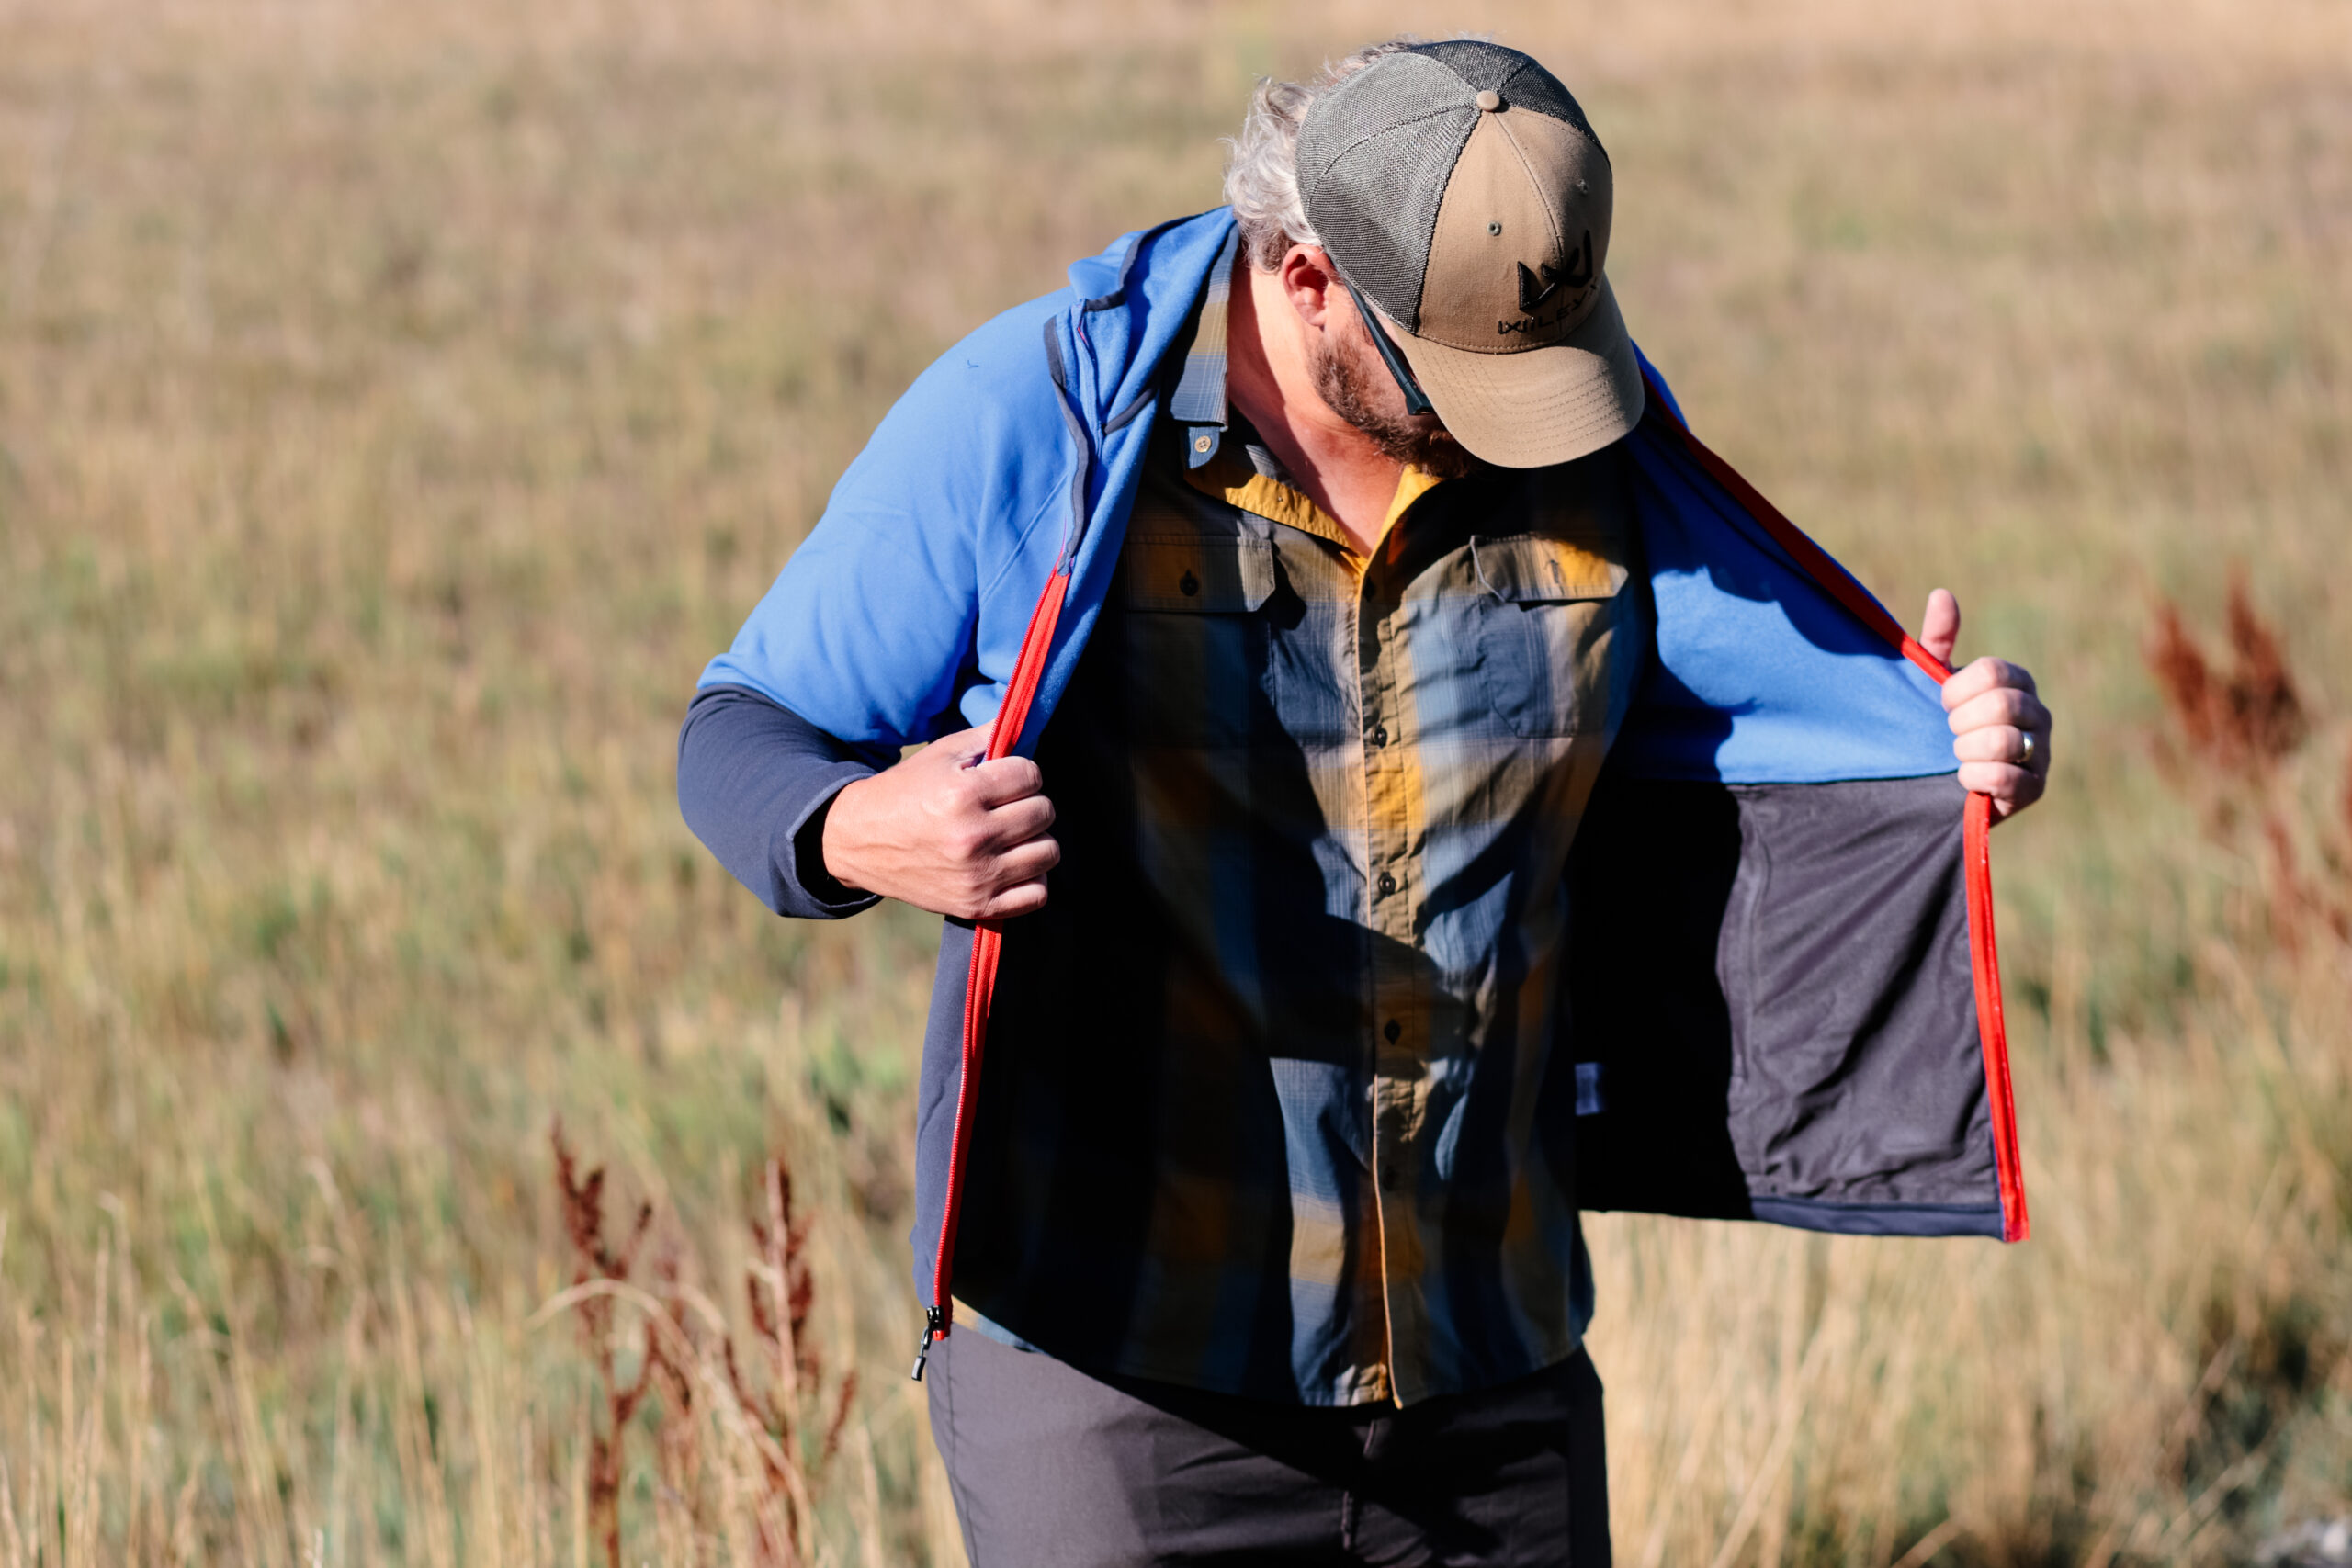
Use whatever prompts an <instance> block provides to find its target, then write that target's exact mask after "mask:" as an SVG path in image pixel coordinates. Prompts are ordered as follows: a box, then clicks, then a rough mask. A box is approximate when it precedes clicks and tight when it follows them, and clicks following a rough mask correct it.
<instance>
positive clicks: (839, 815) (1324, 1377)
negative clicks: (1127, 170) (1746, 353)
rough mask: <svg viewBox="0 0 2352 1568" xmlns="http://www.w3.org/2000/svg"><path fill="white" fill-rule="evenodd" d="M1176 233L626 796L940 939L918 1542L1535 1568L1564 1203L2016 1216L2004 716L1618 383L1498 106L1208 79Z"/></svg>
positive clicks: (1579, 1520) (1569, 1455)
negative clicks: (1221, 117) (1244, 93)
mask: <svg viewBox="0 0 2352 1568" xmlns="http://www.w3.org/2000/svg"><path fill="white" fill-rule="evenodd" d="M1227 195H1228V197H1229V199H1230V202H1231V206H1230V209H1220V210H1218V211H1216V212H1212V213H1209V214H1205V215H1204V216H1202V217H1200V218H1197V219H1192V220H1183V221H1181V222H1177V223H1173V224H1168V225H1162V226H1161V227H1160V228H1159V229H1155V230H1152V231H1148V232H1146V233H1144V234H1142V235H1139V236H1134V237H1131V238H1130V239H1128V240H1125V241H1123V242H1121V243H1119V244H1117V245H1115V246H1114V247H1113V248H1112V249H1111V250H1110V251H1108V252H1106V253H1105V254H1104V255H1103V256H1102V257H1100V258H1095V259H1093V260H1090V261H1087V262H1081V263H1080V264H1078V265H1076V266H1074V267H1073V268H1072V269H1071V287H1070V288H1068V289H1065V290H1063V291H1061V292H1059V293H1057V294H1055V295H1051V296H1048V297H1046V299H1041V300H1037V301H1035V302H1033V303H1031V304H1029V305H1025V306H1022V307H1019V308H1016V309H1015V310H1012V311H1010V312H1008V313H1007V314H1006V315H1004V316H1002V317H1000V318H999V319H998V320H997V321H993V322H991V323H989V325H987V326H985V327H983V328H981V329H980V330H979V331H978V332H977V333H974V334H973V335H972V337H970V338H969V339H967V341H966V342H965V343H964V344H960V345H958V346H957V347H956V349H954V350H952V351H950V352H949V353H948V354H947V355H945V356H944V358H942V359H941V360H940V361H939V362H938V363H937V364H936V365H934V366H933V367H932V368H931V369H930V370H929V371H927V372H925V374H924V375H923V376H922V378H920V379H919V380H918V381H917V382H916V383H915V385H914V387H913V388H912V389H910V391H909V392H908V394H907V395H906V397H905V399H904V400H901V402H900V403H899V406H898V407H897V408H896V409H894V410H893V411H892V412H891V413H890V415H889V416H888V419H886V420H885V421H884V423H883V425H882V427H881V428H880V429H879V430H878V431H877V432H876V435H875V438H874V441H873V443H872V444H871V445H870V446H868V448H867V450H866V452H865V455H863V456H862V457H860V458H859V459H858V460H857V462H856V463H854V465H853V466H852V467H851V468H850V469H849V471H848V473H847V474H846V475H845V476H844V478H843V479H842V483H841V486H840V488H839V489H838V490H837V491H835V493H834V496H833V499H832V502H831V507H830V508H829V510H828V512H827V513H826V516H825V518H824V519H823V521H822V522H821V523H820V525H818V527H817V529H816V531H815V532H814V533H813V534H812V535H811V536H810V537H809V541H808V542H807V543H806V544H805V545H804V546H803V547H801V549H800V550H799V552H798V553H797V554H796V556H795V557H794V558H793V559H792V560H791V561H790V563H788V565H787V566H786V569H785V570H784V572H783V573H782V575H781V576H780V577H779V578H778V580H777V581H776V584H775V588H774V589H773V590H772V591H771V592H770V593H769V595H768V597H767V599H766V600H765V601H764V602H763V604H761V605H760V607H759V608H758V609H757V610H756V611H755V612H754V613H753V615H752V618H751V620H750V621H749V622H748V623H747V624H746V626H744V628H743V631H742V633H741V636H740V637H738V639H737V641H736V644H735V646H734V648H733V649H732V650H731V651H730V652H729V653H728V654H727V655H725V656H723V657H722V658H720V659H718V660H715V661H714V662H713V663H712V665H711V666H710V668H709V670H708V671H707V672H706V674H705V676H704V680H703V685H702V689H701V691H700V692H699V694H697V695H696V697H695V703H694V705H693V708H692V710H691V712H690V714H689V716H688V719H687V723H686V728H685V730H684V735H683V737H682V739H681V753H680V780H679V787H680V795H681V800H682V803H683V805H684V810H685V813H686V816H687V818H688V820H689V821H690V822H691V823H692V824H693V826H694V828H695V830H696V832H697V833H699V834H700V835H701V836H702V838H703V839H704V840H705V841H706V842H707V843H708V844H709V845H710V846H711V848H712V849H713V850H714V852H717V853H718V856H719V858H720V859H721V860H722V861H724V862H725V863H726V864H727V865H728V866H729V868H730V869H731V870H732V871H733V872H734V873H735V874H737V875H738V876H739V877H741V879H742V880H743V881H744V882H745V883H746V884H747V885H748V886H751V887H752V889H753V890H754V891H756V892H758V893H759V894H760V895H761V897H763V898H764V899H765V900H766V901H767V902H768V904H769V905H770V906H771V907H772V908H776V909H777V910H779V911H780V912H783V913H786V914H793V915H802V916H820V917H829V916H837V915H844V914H848V913H851V912H854V910H857V909H859V908H865V907H866V906H867V905H869V904H871V903H873V902H875V901H876V899H877V898H879V897H897V898H900V899H904V900H906V901H907V902H910V903H912V904H915V905H918V906H920V907H922V908H926V909H930V910H933V911H935V912H938V913H940V914H943V915H944V916H946V917H947V922H946V925H945V927H944V941H943V943H942V953H941V963H940V971H939V982H938V987H937V991H936V993H935V1001H934V1007H933V1021H932V1027H931V1030H930V1032H929V1038H928V1041H927V1043H926V1047H925V1053H924V1062H923V1072H922V1092H921V1097H920V1106H919V1111H918V1115H919V1128H918V1138H919V1158H918V1177H917V1187H918V1200H917V1201H918V1218H917V1222H916V1253H917V1272H916V1280H917V1284H918V1287H919V1288H920V1289H921V1290H922V1292H923V1298H924V1300H925V1301H926V1302H928V1303H932V1307H931V1316H930V1320H929V1323H928V1325H926V1327H925V1330H924V1332H923V1335H922V1359H918V1362H917V1368H916V1372H917V1375H918V1376H922V1375H924V1371H925V1366H924V1360H925V1359H927V1361H928V1370H929V1384H930V1398H931V1401H932V1404H931V1409H932V1419H933V1435H934V1437H935V1438H936V1440H937V1442H938V1444H939V1448H940V1452H941V1454H942V1457H943V1458H944V1461H945V1462H946V1466H947V1471H948V1474H949V1476H950V1479H951V1481H952V1483H953V1484H954V1489H955V1495H956V1504H957V1507H958V1511H959V1515H960V1517H961V1519H962V1522H963V1527H964V1530H965V1537H966V1544H967V1549H968V1551H969V1552H970V1555H971V1558H972V1561H973V1562H975V1563H978V1564H981V1565H982V1568H999V1565H1004V1568H1035V1565H1038V1564H1048V1563H1073V1564H1110V1563H1131V1562H1178V1561H1182V1562H1253V1563H1254V1562H1435V1561H1444V1562H1478V1563H1519V1562H1531V1563H1532V1562H1574V1563H1577V1564H1579V1565H1581V1568H1589V1565H1591V1564H1596V1563H1605V1562H1607V1561H1608V1552H1609V1546H1608V1531H1607V1510H1606V1502H1605V1494H1604V1489H1603V1481H1602V1457H1601V1438H1600V1385H1599V1382H1597V1380H1596V1378H1595V1376H1594V1374H1593V1371H1592V1369H1591V1366H1590V1364H1589V1361H1588V1360H1587V1359H1586V1358H1585V1356H1584V1354H1583V1352H1582V1350H1581V1348H1580V1345H1581V1338H1582V1335H1583V1332H1584V1328H1585V1325H1586V1324H1587V1322H1588V1321H1589V1317H1590V1314H1591V1302H1592V1287H1591V1281H1590V1280H1589V1277H1588V1272H1587V1266H1586V1259H1585V1254H1584V1250H1583V1246H1582V1242H1581V1238H1580V1235H1579V1234H1578V1230H1577V1212H1578V1210H1579V1208H1581V1207H1596V1206H1601V1207H1628V1208H1646V1209H1655V1210H1660V1211H1663V1212H1669V1213H1696V1214H1721V1215H1736V1216H1743V1217H1762V1218H1768V1219H1773V1220H1778V1221H1780V1222H1781V1223H1786V1224H1802V1225H1809V1226H1813V1227H1815V1228H1824V1229H1832V1230H1847V1231H1862V1232H1879V1233H1883V1232H1909V1233H1914V1234H1989V1235H2004V1236H2007V1237H2009V1238H2011V1239H2016V1238H2018V1237H2019V1236H2021V1235H2022V1234H2023V1225H2024V1213H2023V1194H2022V1189H2021V1186H2020V1185H2019V1183H2018V1179H2017V1173H2016V1164H2015V1150H2014V1129H2013V1126H2012V1124H2011V1123H2010V1122H2009V1121H2008V1118H2007V1073H2006V1066H2005V1062H2004V1060H2003V1059H2002V1058H2001V1057H2000V1056H1999V1034H1998V1027H1997V1022H1998V1011H1997V980H1996V978H1995V977H1993V976H1992V975H1991V969H1990V965H1991V945H1990V923H1989V922H1990V909H1989V904H1988V903H1987V902H1986V899H1987V898H1988V897H1989V895H1988V894H1985V893H1984V887H1983V884H1982V881H1981V878H1982V874H1983V870H1982V868H1983V856H1982V829H1983V826H1984V824H1985V821H1986V820H1988V819H1989V818H1990V817H1991V816H1993V815H1995V814H2007V813H2008V812H2011V811H2014V810H2016V809H2018V807H2023V806H2025V805H2027V804H2030V802H2031V801H2032V800H2033V799H2034V798H2036V796H2038V795H2040V793H2041V787H2042V780H2043V777H2044V775H2045V772H2046V769H2047V766H2048V758H2049V741H2048V737H2049V726H2050V717H2049V715H2048V713H2047V712H2046V711H2045V710H2044V709H2043V707H2042V705H2041V703H2040V702H2039V701H2038V700H2037V699H2036V697H2035V695H2034V693H2033V686H2032V682H2031V680H2030V678H2029V677H2028V676H2027V675H2026V674H2025V673H2024V671H2019V670H2018V669H2016V668H2014V667H2013V666H2009V665H2007V664H2004V663H2001V662H1999V661H1997V660H1979V661H1978V662H1977V663H1975V664H1973V665H1971V666H1969V667H1968V668H1967V669H1966V670H1964V671H1961V672H1960V673H1958V674H1956V675H1952V676H1951V678H1950V679H1949V680H1945V681H1943V682H1941V688H1940V693H1939V691H1938V688H1937V686H1936V685H1935V684H1934V683H1932V682H1930V681H1929V680H1928V678H1927V677H1926V676H1924V675H1922V674H1921V673H1919V671H1918V670H1917V669H1915V668H1913V667H1912V666H1911V665H1908V664H1905V661H1904V658H1903V654H1905V653H1906V652H1907V653H1909V654H1910V655H1911V657H1912V659H1913V661H1914V663H1916V664H1917V665H1918V666H1920V667H1923V668H1929V669H1933V670H1936V671H1941V670H1942V669H1943V662H1942V661H1943V660H1945V659H1946V657H1947V656H1948V655H1949V654H1950V652H1951V647H1952V643H1953V641H1954V639H1955V638H1956V637H1957V634H1958V630H1959V612H1958V609H1957V606H1956V605H1954V604H1952V602H1951V596H1950V595H1949V594H1945V593H1942V592H1940V591H1939V592H1938V593H1937V594H1936V595H1935V596H1934V597H1933V598H1931V600H1930V602H1929V605H1928V624H1927V626H1926V628H1925V629H1924V630H1923V631H1922V633H1921V636H1920V639H1919V640H1920V643H1921V644H1924V645H1925V647H1924V649H1921V648H1920V647H1918V646H1917V645H1908V644H1905V642H1904V639H1903V638H1902V637H1901V633H1900V630H1899V628H1895V627H1894V626H1892V625H1891V624H1890V623H1888V622H1887V621H1886V618H1885V615H1884V612H1883V611H1882V610H1880V609H1878V607H1877V605H1876V604H1875V602H1874V601H1871V600H1870V599H1869V598H1868V595H1867V594H1864V593H1863V592H1861V591H1860V588H1859V587H1858V586H1857V585H1855V584H1853V583H1852V581H1851V580H1850V579H1848V578H1846V577H1845V576H1844V575H1843V574H1842V573H1841V572H1839V571H1838V569H1837V568H1836V567H1835V564H1834V563H1831V562H1829V561H1828V560H1827V558H1826V557H1822V556H1820V554H1819V552H1818V551H1817V550H1815V549H1814V547H1812V546H1811V545H1810V544H1809V542H1807V541H1805V540H1804V539H1803V537H1802V536H1798V535H1796V534H1795V533H1794V532H1793V530H1792V529H1791V528H1789V526H1788V525H1786V524H1785V523H1784V522H1782V521H1781V520H1780V519H1779V517H1778V514H1777V513H1771V512H1770V507H1769V506H1768V505H1766V504H1765V503H1764V502H1762V500H1761V498H1760V497H1756V496H1754V494H1753V492H1752V491H1747V490H1746V487H1745V486H1744V484H1742V483H1741V482H1740V481H1739V480H1738V479H1737V477H1736V475H1733V474H1731V473H1730V471H1729V470H1728V469H1727V468H1723V467H1722V466H1721V464H1720V462H1719V461H1718V460H1716V459H1714V458H1713V457H1712V455H1711V454H1708V453H1706V452H1705V449H1704V448H1703V447H1702V446H1699V445H1698V444H1697V443H1696V441H1695V439H1693V438H1691V437H1690V436H1689V434H1688V433H1687V432H1686V431H1685V430H1684V429H1683V427H1682V425H1681V422H1680V417H1679V412H1677V411H1675V410H1673V408H1672V407H1671V404H1670V402H1668V400H1666V398H1665V394H1664V391H1663V388H1662V385H1659V386H1657V392H1656V394H1655V396H1654V395H1653V394H1652V393H1651V392H1649V391H1647V390H1645V384H1644V381H1645V377H1644V368H1645V367H1644V365H1643V363H1642V361H1641V360H1640V358H1639V355H1637V353H1636V351H1635V350H1634V346H1633V344H1632V342H1631V340H1630V339H1629V338H1628V337H1627V335H1626V332H1625V328H1624V325H1623V320H1622V318H1621V316H1620V314H1619V311H1618V308H1617V304H1616V301H1615V299H1614V298H1613V296H1612V295H1611V290H1610V287H1609V283H1608V278H1607V276H1606V272H1605V266H1604V264H1605V260H1606V256H1607V253H1608V243H1609V233H1610V220H1611V202H1612V188H1611V175H1610V167H1609V163H1608V159H1607V156H1606V154H1605V153H1604V152H1602V149H1601V145H1600V141H1599V140H1598V138H1597V137H1596V136H1595V135H1594V133H1593V131H1592V130H1591V128H1590V126H1589V124H1588V123H1587V121H1586V119H1585V117H1584V115H1583V113H1582V111H1581V110H1580V109H1579V107H1577V104H1576V102H1575V100H1574V99H1573V98H1572V97H1570V96H1569V95H1568V93H1567V92H1566V89H1565V88H1563V87H1562V86H1561V85H1560V84H1559V83H1558V82H1556V81H1555V80H1554V79H1553V77H1552V76H1551V75H1550V74H1549V73H1546V72H1545V71H1544V69H1543V68H1542V67H1541V66H1540V65H1538V64H1537V63H1536V62H1533V61H1532V60H1530V59H1528V58H1527V57H1526V56H1524V55H1521V54H1518V53H1516V52H1514V51H1510V50H1506V49H1501V48H1498V47H1496V46H1494V45H1491V44H1487V43H1481V42H1473V41H1453V42H1446V43H1437V44H1421V43H1412V42H1397V43H1390V44H1385V45H1381V46H1378V47H1376V48H1373V49H1368V50H1365V51H1363V52H1361V53H1359V54H1356V55H1354V56H1351V57H1350V58H1349V59H1348V60H1346V61H1344V62H1341V63H1340V64H1339V65H1338V66H1336V67H1333V68H1331V69H1329V71H1327V73H1325V74H1324V75H1323V76H1322V77H1321V78H1320V79H1318V80H1317V81H1316V82H1314V83H1312V84H1308V85H1267V86H1265V87H1262V88H1261V91H1260V94H1259V96H1258V99H1257V101H1256V104H1255V105H1254V107H1253V109H1252V111H1251V114H1250V119H1249V122H1248V124H1247V126H1246V127H1245V129H1244V131H1243V133H1242V135H1241V137H1240V138H1239V140H1238V142H1237V144H1236V146H1235V150H1234V155H1233V159H1232V163H1231V167H1230V170H1229V172H1228V175H1227ZM1939 695H1940V705H1939V702H1938V697H1939ZM918 741H927V742H929V744H927V745H925V746H924V747H923V748H922V750H918V751H915V752H914V753H913V754H911V755H908V756H904V757H903V759H902V758H901V752H902V750H903V749H904V748H905V747H907V746H908V745H910V744H911V743H914V742H918ZM1955 755H1956V756H1957V758H1958V761H1959V763H1960V766H1959V770H1958V776H1957V780H1956V781H1955V779H1954V777H1953V772H1952V763H1953V759H1954V757H1955ZM1968 791H1973V792H1977V795H1976V804H1974V805H1971V806H1968V807H1966V808H1965V810H1964V809H1963V802H1964V801H1965V800H1967V799H1968V798H1969V797H1968V796H1967V795H1966V794H1965V792H1968ZM1964 819H1965V820H1966V822H1967V823H1968V824H1969V828H1968V829H1967V831H1966V833H1965V835H1964V834H1963V831H1962V823H1963V820H1964ZM1963 839H1965V843H1966V845H1967V846H1968V848H1969V850H1970V853H1969V854H1967V855H1965V856H1964V855H1963V853H1962V849H1963ZM1963 884H1965V885H1966V886H1963ZM1988 998H1989V999H1988ZM1980 1021H1982V1024H1983V1027H1982V1028H1980ZM983 1061H985V1067H986V1070H985V1072H983V1071H982V1070H981V1068H982V1064H983ZM951 1292H952V1296H951ZM951 1324H957V1325H962V1326H964V1327H967V1328H968V1329H972V1330H976V1331H977V1332H967V1333H955V1334H952V1335H951V1334H950V1333H949V1328H950V1325H951Z"/></svg>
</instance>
